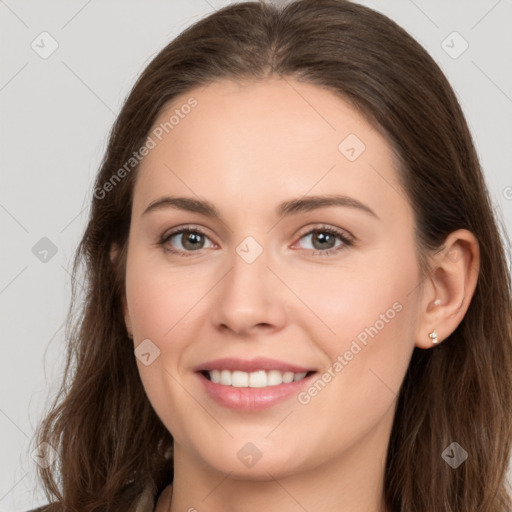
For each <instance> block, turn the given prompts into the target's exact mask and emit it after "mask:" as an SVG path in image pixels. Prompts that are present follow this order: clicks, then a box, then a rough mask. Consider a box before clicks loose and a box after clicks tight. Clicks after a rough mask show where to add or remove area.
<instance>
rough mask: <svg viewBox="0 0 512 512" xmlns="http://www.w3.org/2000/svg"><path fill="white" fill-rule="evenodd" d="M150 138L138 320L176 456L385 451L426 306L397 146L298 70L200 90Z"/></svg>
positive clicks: (324, 461)
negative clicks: (299, 76) (301, 79)
mask: <svg viewBox="0 0 512 512" xmlns="http://www.w3.org/2000/svg"><path fill="white" fill-rule="evenodd" d="M290 84H293V88H292V87H291V85H290ZM191 98H193V99H194V100H195V102H197V103H194V100H191ZM187 102H188V103H187ZM192 103H193V104H194V105H195V106H194V107H193V108H186V107H183V106H184V105H187V104H189V105H191V104H192ZM176 109H178V111H179V112H180V113H181V115H178V116H176V117H175V118H174V121H173V125H172V129H170V128H169V124H168V125H167V132H168V133H166V130H162V127H161V126H162V125H161V123H165V122H168V121H169V118H170V117H171V116H172V115H173V114H175V110H176ZM177 120H178V121H177ZM155 134H157V135H155ZM149 135H150V136H151V138H152V140H153V142H154V144H153V143H151V144H149V145H148V146H154V147H152V149H150V151H149V153H148V154H147V156H146V157H145V158H144V159H143V161H142V163H141V166H140V168H139V169H138V171H137V172H138V174H137V179H136V183H135V188H134V196H133V210H132V218H131V227H130V234H129V245H128V253H127V266H126V303H125V319H126V324H127V328H128V330H129V331H130V332H133V335H134V346H135V348H136V349H137V351H136V354H137V353H138V354H139V355H138V358H137V365H138V367H139V372H140V376H141V379H142V383H143V385H144V388H145V391H146V393H147V396H148V398H149V400H150V402H151V404H152V406H153V408H154V409H155V411H156V413H157V414H158V416H159V417H160V418H161V420H162V422H163V423H164V424H165V426H166V427H167V428H168V430H169V431H170V432H171V434H172V435H173V437H174V440H175V450H176V454H177V455H176V456H177V457H178V458H179V459H180V460H189V461H194V464H196V465H199V466H201V467H204V468H209V469H211V470H217V471H221V472H223V473H229V472H231V473H232V475H233V476H237V477H239V478H245V477H247V478H255V479H257V478H265V477H268V473H271V474H272V475H274V476H278V475H280V476H283V475H287V474H291V473H300V472H306V471H308V470H311V469H313V468H318V467H320V466H322V465H324V466H327V465H332V464H337V463H338V464H340V463H342V461H347V460H349V459H350V458H353V457H357V458H358V460H361V459H360V458H361V457H364V456H365V455H364V454H365V453H367V454H368V457H370V458H371V457H372V456H374V455H375V453H381V454H382V453H385V452H383V451H382V450H386V449H387V443H388V440H389V434H390V431H391V425H392V421H393V415H394V411H395V405H396V401H397V395H398V392H399V388H400V385H401V382H402V380H403V378H404V375H405V372H406V370H407V366H408V363H409V360H410V357H411V354H412V350H413V348H414V332H415V326H416V323H417V320H418V304H419V297H418V293H419V288H418V287H417V283H418V282H419V269H418V263H417V260H416V255H415V254H416V253H415V245H414V238H413V227H414V223H413V211H412V209H411V206H410V205H409V203H408V202H407V200H406V196H405V193H404V192H403V191H402V190H401V188H400V184H399V181H398V174H397V168H396V164H395V162H394V159H393V153H392V150H391V148H390V146H389V144H388V143H387V142H386V140H385V139H384V138H383V136H382V135H380V134H379V132H378V131H377V130H376V129H374V128H373V127H372V126H371V125H370V124H369V123H368V122H367V121H365V119H364V118H363V117H361V115H360V114H358V113H357V112H356V111H355V110H354V109H352V108H351V107H350V106H349V105H348V104H347V103H346V102H344V101H342V100H341V99H340V98H338V97H337V96H335V95H334V94H333V93H331V92H329V91H326V90H324V89H322V88H320V87H317V86H314V85H309V84H304V83H298V82H296V81H293V80H291V79H287V80H286V81H284V80H267V81H264V82H258V83H251V84H246V85H237V84H235V83H233V82H231V81H227V80H226V81H218V82H216V83H214V84H212V85H210V86H208V87H206V88H198V89H195V90H192V91H190V92H189V93H187V94H184V95H182V96H180V97H179V98H175V99H174V100H173V103H172V105H169V106H168V108H166V109H165V110H164V111H162V112H161V114H160V115H159V118H158V119H157V121H156V122H155V125H154V127H153V129H152V132H151V133H150V134H149ZM160 139H161V140H160ZM141 354H143V356H142V357H140V356H141ZM379 450H380V452H379Z"/></svg>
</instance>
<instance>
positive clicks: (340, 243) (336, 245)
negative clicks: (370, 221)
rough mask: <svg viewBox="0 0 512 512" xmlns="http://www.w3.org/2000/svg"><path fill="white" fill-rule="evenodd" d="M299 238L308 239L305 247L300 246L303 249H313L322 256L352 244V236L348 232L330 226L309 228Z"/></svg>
mask: <svg viewBox="0 0 512 512" xmlns="http://www.w3.org/2000/svg"><path fill="white" fill-rule="evenodd" d="M300 240H307V241H308V242H307V243H306V247H304V245H303V246H302V248H303V249H310V250H313V251H315V252H317V253H321V255H322V256H323V255H325V254H331V253H335V252H338V251H340V250H343V249H345V248H346V247H349V246H351V245H352V244H353V238H352V237H351V236H350V235H348V233H346V232H344V231H341V230H339V229H336V228H333V227H331V226H321V227H318V228H315V229H311V230H309V231H308V232H307V233H305V234H304V235H302V236H301V237H300ZM308 245H309V247H308Z"/></svg>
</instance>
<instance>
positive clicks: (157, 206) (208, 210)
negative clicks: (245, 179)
mask: <svg viewBox="0 0 512 512" xmlns="http://www.w3.org/2000/svg"><path fill="white" fill-rule="evenodd" d="M329 206H344V207H349V208H354V209H357V210H359V211H362V212H364V213H366V214H368V215H371V216H373V217H375V218H377V219H378V218H379V217H378V215H377V214H376V213H375V212H374V211H373V210H372V209H371V208H370V207H369V206H367V205H365V204H364V203H362V202H361V201H358V200H357V199H354V198H352V197H348V196H343V195H322V196H307V197H302V198H298V199H291V200H289V201H284V202H282V203H280V204H279V205H278V207H277V209H276V213H277V215H278V216H280V217H287V216H290V215H296V214H298V213H304V212H309V211H312V210H316V209H318V208H327V207H329ZM166 208H174V209H177V210H185V211H188V212H194V213H199V214H201V215H205V216H206V217H212V218H218V219H220V218H221V215H220V213H219V211H218V210H217V208H216V207H215V206H214V205H213V204H212V203H210V202H209V201H206V200H203V199H194V198H192V197H176V196H165V197H161V198H160V199H156V200H155V201H152V202H151V203H150V204H149V205H148V206H147V208H146V209H145V210H144V211H143V212H142V215H146V214H147V213H150V212H153V211H157V210H162V209H166Z"/></svg>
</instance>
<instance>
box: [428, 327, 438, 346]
mask: <svg viewBox="0 0 512 512" xmlns="http://www.w3.org/2000/svg"><path fill="white" fill-rule="evenodd" d="M428 337H429V338H430V339H431V340H432V343H437V341H438V340H437V333H436V330H435V329H434V330H433V331H432V332H431V333H430V334H429V335H428Z"/></svg>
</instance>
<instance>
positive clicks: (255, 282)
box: [211, 251, 286, 337]
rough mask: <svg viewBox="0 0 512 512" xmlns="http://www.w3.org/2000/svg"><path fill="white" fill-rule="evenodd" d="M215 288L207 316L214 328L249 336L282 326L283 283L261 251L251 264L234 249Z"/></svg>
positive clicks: (284, 315) (284, 312)
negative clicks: (227, 269)
mask: <svg viewBox="0 0 512 512" xmlns="http://www.w3.org/2000/svg"><path fill="white" fill-rule="evenodd" d="M215 288H216V293H215V295H214V304H213V307H212V315H211V319H212V322H213V325H214V327H215V328H216V329H218V330H221V331H226V332H230V333H232V334H236V335H238V336H241V337H251V336H254V335H257V334H258V333H261V332H265V333H267V334H270V333H273V332H276V331H279V330H280V329H282V328H283V326H284V325H285V323H286V308H285V304H284V300H283V299H284V297H283V295H282V294H283V289H282V288H283V286H282V283H281V282H280V281H279V279H278V278H277V277H276V275H275V271H271V270H270V269H269V267H268V259H267V253H266V252H265V251H263V253H262V254H261V255H260V256H259V257H258V258H257V259H256V260H255V261H253V262H251V263H248V262H247V261H245V260H244V259H243V258H242V257H240V256H239V254H237V253H236V252H235V254H234V256H233V258H232V266H231V269H230V270H229V271H228V272H227V274H226V275H225V277H224V278H223V279H222V280H221V282H220V283H219V284H218V285H217V286H216V287H215Z"/></svg>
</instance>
